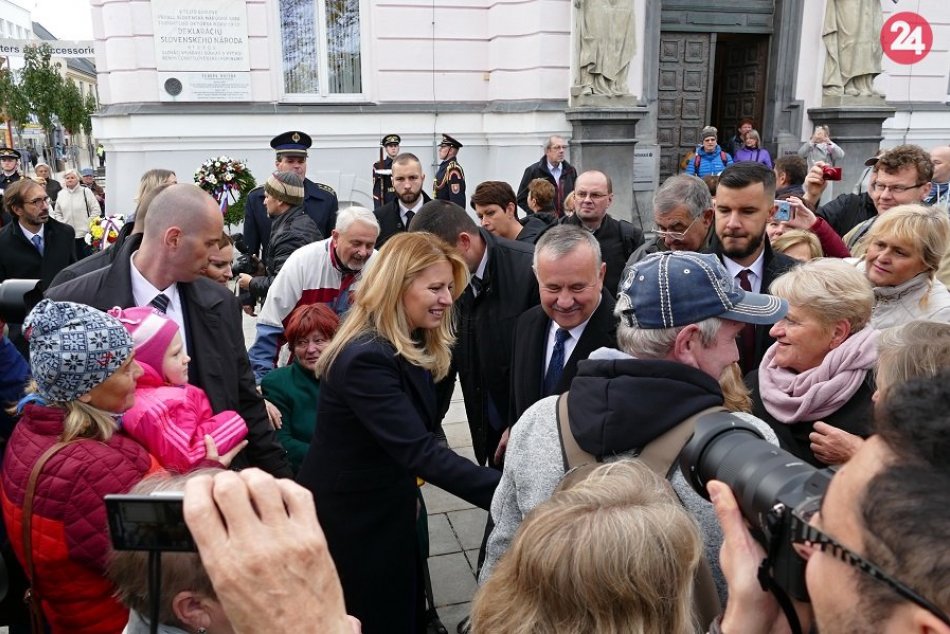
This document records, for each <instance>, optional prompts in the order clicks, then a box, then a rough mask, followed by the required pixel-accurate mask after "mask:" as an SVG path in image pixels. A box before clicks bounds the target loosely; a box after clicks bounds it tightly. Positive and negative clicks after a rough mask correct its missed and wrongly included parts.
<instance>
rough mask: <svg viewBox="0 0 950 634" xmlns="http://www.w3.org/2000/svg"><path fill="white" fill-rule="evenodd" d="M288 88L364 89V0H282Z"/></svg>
mask: <svg viewBox="0 0 950 634" xmlns="http://www.w3.org/2000/svg"><path fill="white" fill-rule="evenodd" d="M279 7H280V31H281V40H282V42H283V49H282V63H283V77H284V92H285V93H286V94H287V95H288V96H290V97H293V96H300V97H304V98H313V97H328V96H332V95H354V94H360V93H362V92H363V71H362V39H361V37H360V0H280V1H279Z"/></svg>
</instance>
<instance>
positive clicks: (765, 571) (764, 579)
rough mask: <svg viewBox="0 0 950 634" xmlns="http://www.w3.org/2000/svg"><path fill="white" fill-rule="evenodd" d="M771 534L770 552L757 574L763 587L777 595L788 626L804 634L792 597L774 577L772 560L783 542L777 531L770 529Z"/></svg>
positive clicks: (776, 597)
mask: <svg viewBox="0 0 950 634" xmlns="http://www.w3.org/2000/svg"><path fill="white" fill-rule="evenodd" d="M770 535H771V536H770V537H769V551H768V554H767V555H766V556H765V559H763V560H762V563H761V564H759V570H758V574H757V576H758V579H759V585H760V586H762V589H763V590H765V591H766V592H771V593H772V595H773V596H774V597H775V600H776V601H778V604H779V606H781V608H782V612H784V613H785V618H786V619H787V620H788V626H789V628H790V629H791V631H792V634H802V624H801V622H800V621H799V620H798V613H797V612H796V611H795V606H794V605H793V604H792V599H791V597H789V596H788V593H787V592H785V590H783V589H782V588H781V587H780V586H779V585H778V584H777V583H776V582H775V579H774V578H773V577H772V573H771V570H772V560H773V559H774V558H775V556H776V555H777V554H778V549H779V547H780V546H781V543H780V540H779V538H778V533H777V532H776V531H770Z"/></svg>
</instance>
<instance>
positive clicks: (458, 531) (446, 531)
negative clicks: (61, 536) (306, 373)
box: [0, 315, 488, 634]
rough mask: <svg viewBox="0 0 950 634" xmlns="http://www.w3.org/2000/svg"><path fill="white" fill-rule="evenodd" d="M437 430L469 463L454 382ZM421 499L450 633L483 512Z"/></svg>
mask: <svg viewBox="0 0 950 634" xmlns="http://www.w3.org/2000/svg"><path fill="white" fill-rule="evenodd" d="M255 322H256V319H254V318H253V317H248V316H247V315H244V340H245V342H246V343H247V346H248V347H250V345H251V344H252V343H253V342H254V324H255ZM443 429H444V430H445V435H446V438H447V439H448V441H449V446H450V447H451V448H452V449H454V450H455V451H456V452H458V453H459V454H460V455H462V456H465V457H466V458H468V459H469V460H472V461H473V462H474V460H475V454H474V452H473V451H472V438H471V434H470V433H469V430H468V422H467V418H466V417H465V407H464V404H463V403H462V390H461V388H460V387H459V384H458V383H456V384H455V392H454V394H453V395H452V403H451V406H450V407H449V411H448V413H447V414H446V416H445V420H444V421H443ZM422 495H423V497H424V498H425V501H426V508H427V510H428V512H429V573H430V575H431V577H432V592H433V595H434V596H435V604H436V608H437V609H438V611H439V617H440V618H441V619H442V623H444V624H445V627H446V628H448V630H449V633H450V634H455V631H456V627H457V626H458V623H459V621H461V620H462V619H463V618H465V617H466V616H467V615H468V611H469V604H470V602H471V600H472V596H473V595H474V594H475V589H476V587H477V586H476V583H475V572H474V571H475V565H476V563H477V560H478V547H479V545H480V544H481V542H482V536H483V534H484V532H485V521H486V519H487V517H488V512H487V511H483V510H482V509H479V508H475V507H474V506H472V505H471V504H469V503H468V502H466V501H465V500H462V499H460V498H457V497H455V496H454V495H452V494H450V493H446V492H445V491H443V490H442V489H440V488H438V487H436V486H434V485H431V484H426V485H425V486H423V487H422ZM0 634H2V631H0Z"/></svg>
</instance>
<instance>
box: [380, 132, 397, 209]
mask: <svg viewBox="0 0 950 634" xmlns="http://www.w3.org/2000/svg"><path fill="white" fill-rule="evenodd" d="M400 143H402V139H401V138H400V137H399V135H398V134H387V135H386V136H384V137H383V140H382V141H380V143H379V144H380V147H381V148H383V149H385V150H386V156H383V149H380V151H379V160H378V161H376V162H375V163H373V209H379V208H380V207H382V206H383V205H388V204H389V203H390V202H392V201H393V200H395V199H396V190H395V189H393V159H395V158H396V157H397V156H399V144H400Z"/></svg>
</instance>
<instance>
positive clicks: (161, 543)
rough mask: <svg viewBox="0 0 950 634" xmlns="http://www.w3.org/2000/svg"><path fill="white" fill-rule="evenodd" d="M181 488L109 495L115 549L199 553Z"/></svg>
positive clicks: (111, 530) (107, 501)
mask: <svg viewBox="0 0 950 634" xmlns="http://www.w3.org/2000/svg"><path fill="white" fill-rule="evenodd" d="M183 498H184V494H183V493H182V492H180V491H156V492H155V493H152V494H151V495H135V494H125V495H106V496H105V498H104V499H105V503H106V515H107V516H108V519H109V534H110V535H111V536H112V547H113V548H115V549H116V550H147V551H153V552H154V551H159V552H197V550H198V548H197V547H196V546H195V541H194V539H192V537H191V531H189V530H188V525H187V524H185V515H184V512H183V509H182V500H183Z"/></svg>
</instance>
